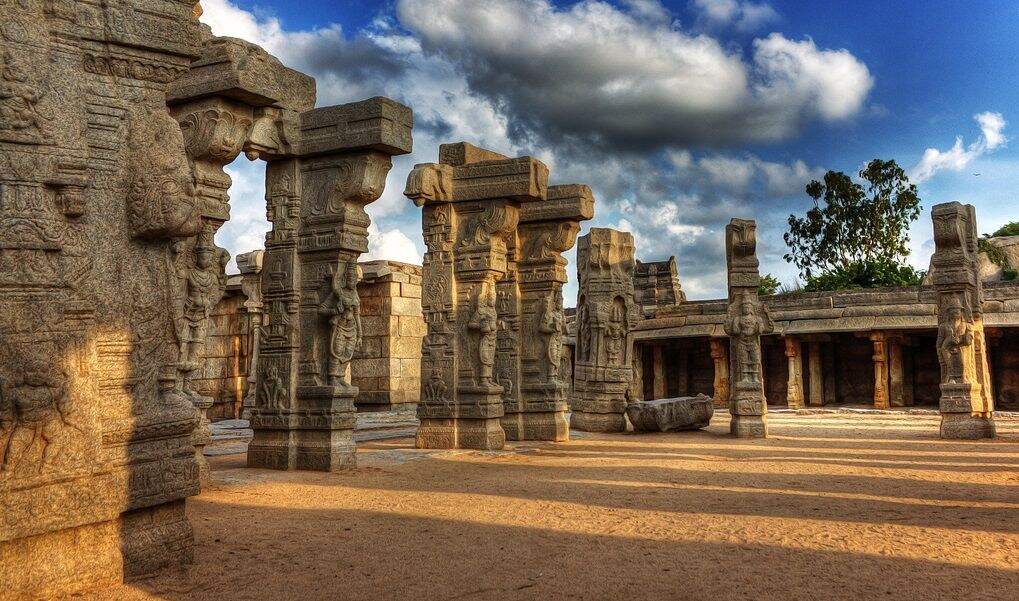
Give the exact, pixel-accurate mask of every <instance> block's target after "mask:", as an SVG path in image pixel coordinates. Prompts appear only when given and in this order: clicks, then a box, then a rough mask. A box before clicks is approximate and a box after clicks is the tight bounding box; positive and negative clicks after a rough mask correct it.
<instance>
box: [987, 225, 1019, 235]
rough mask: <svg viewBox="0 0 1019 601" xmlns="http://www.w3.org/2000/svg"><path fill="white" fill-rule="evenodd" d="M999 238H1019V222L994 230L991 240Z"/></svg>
mask: <svg viewBox="0 0 1019 601" xmlns="http://www.w3.org/2000/svg"><path fill="white" fill-rule="evenodd" d="M999 236H1019V221H1012V222H1009V223H1006V224H1005V225H1003V226H1001V227H999V228H998V229H996V230H994V233H993V234H991V235H990V236H989V237H990V238H997V237H999Z"/></svg>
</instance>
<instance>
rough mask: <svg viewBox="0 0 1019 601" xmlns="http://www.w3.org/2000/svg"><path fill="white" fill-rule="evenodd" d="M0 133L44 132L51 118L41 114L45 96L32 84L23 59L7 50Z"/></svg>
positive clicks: (0, 88) (0, 85) (0, 94)
mask: <svg viewBox="0 0 1019 601" xmlns="http://www.w3.org/2000/svg"><path fill="white" fill-rule="evenodd" d="M0 75H2V77H0V129H16V130H17V129H29V128H36V129H37V130H40V131H41V130H42V129H43V126H44V125H43V123H44V120H48V119H51V118H52V117H51V116H49V115H45V114H43V113H42V112H41V111H40V110H39V106H38V105H39V101H40V100H42V97H43V92H42V91H41V90H39V89H37V88H36V87H35V86H34V85H32V83H31V82H30V81H29V76H28V67H27V66H25V65H24V64H23V59H22V58H20V57H19V56H18V55H16V54H14V52H12V51H11V50H7V51H6V52H4V54H3V64H2V70H0Z"/></svg>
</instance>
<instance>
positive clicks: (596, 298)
mask: <svg viewBox="0 0 1019 601" xmlns="http://www.w3.org/2000/svg"><path fill="white" fill-rule="evenodd" d="M633 269H634V247H633V235H632V234H630V233H627V232H618V231H616V230H611V229H607V228H591V231H590V232H588V234H587V235H585V236H582V237H581V238H580V242H579V243H578V245H577V274H578V281H579V284H580V290H579V293H578V295H577V361H576V367H575V370H576V371H575V382H574V399H573V403H572V407H573V414H572V415H571V418H570V427H572V428H575V429H577V430H582V431H586V432H622V431H623V430H625V429H626V417H625V411H626V389H627V388H628V387H629V385H630V379H631V378H632V377H633V368H632V367H631V364H632V353H633V349H632V348H631V346H630V345H629V344H627V334H628V332H629V331H630V329H631V328H632V327H633V326H634V325H635V324H636V322H637V319H639V314H638V311H637V303H636V302H635V301H634V296H633ZM656 376H657V374H656ZM656 381H657V378H656Z"/></svg>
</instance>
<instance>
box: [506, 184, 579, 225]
mask: <svg viewBox="0 0 1019 601" xmlns="http://www.w3.org/2000/svg"><path fill="white" fill-rule="evenodd" d="M593 217H594V195H593V194H592V193H591V188H590V187H588V186H586V185H583V184H567V185H559V186H549V187H548V197H547V198H546V199H545V200H543V201H539V202H529V203H526V204H524V205H521V207H520V222H521V223H531V222H535V221H561V220H574V221H587V220H588V219H591V218H593Z"/></svg>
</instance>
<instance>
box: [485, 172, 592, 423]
mask: <svg viewBox="0 0 1019 601" xmlns="http://www.w3.org/2000/svg"><path fill="white" fill-rule="evenodd" d="M593 216H594V196H592V195H591V189H590V188H588V187H587V186H579V185H570V186H550V187H549V189H548V198H547V199H546V200H542V201H537V202H529V203H525V204H523V205H521V207H520V226H519V228H518V233H519V242H520V247H519V248H520V252H519V254H518V257H517V266H518V279H519V290H520V333H519V337H518V341H519V349H520V350H519V357H520V395H519V396H518V397H517V398H512V397H511V398H509V399H506V400H505V402H504V403H503V408H504V411H505V415H503V418H502V427H503V430H504V431H505V432H506V438H507V440H552V441H563V440H568V439H569V436H570V426H569V422H568V421H567V419H566V410H567V392H568V390H569V385H568V384H567V383H566V381H565V379H564V377H563V374H561V373H560V369H561V363H562V352H563V343H562V339H563V335H564V334H565V331H566V318H565V317H564V315H563V294H562V290H563V285H564V284H565V283H566V259H564V258H563V256H562V253H563V252H565V251H567V250H569V249H570V248H572V247H573V244H574V243H575V242H576V240H577V234H578V233H579V232H580V221H581V220H587V219H590V218H591V217H593ZM500 383H501V381H500Z"/></svg>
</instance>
